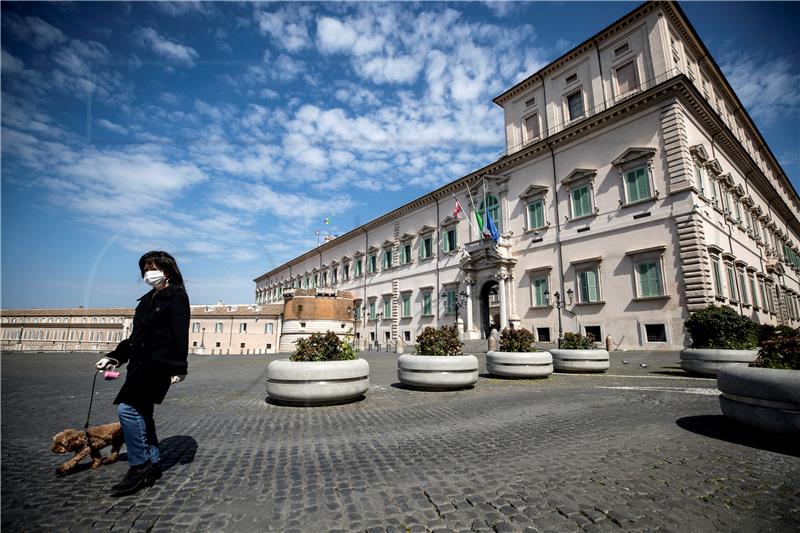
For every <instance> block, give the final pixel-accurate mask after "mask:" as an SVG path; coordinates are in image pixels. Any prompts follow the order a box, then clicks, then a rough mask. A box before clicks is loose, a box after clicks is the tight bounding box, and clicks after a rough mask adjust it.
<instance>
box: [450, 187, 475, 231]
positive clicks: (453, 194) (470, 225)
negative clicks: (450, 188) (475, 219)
mask: <svg viewBox="0 0 800 533" xmlns="http://www.w3.org/2000/svg"><path fill="white" fill-rule="evenodd" d="M450 194H451V195H452V196H453V199H454V200H455V201H456V204H458V205H459V206H460V205H461V202H459V201H458V198H456V195H455V193H452V192H451V193H450ZM461 211H462V212H463V211H464V210H463V209H462V210H461ZM464 218H466V219H467V224H469V227H470V228H471V227H472V221H471V220H470V219H469V215H468V214H466V213H465V214H464Z"/></svg>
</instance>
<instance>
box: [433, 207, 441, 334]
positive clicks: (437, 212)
mask: <svg viewBox="0 0 800 533" xmlns="http://www.w3.org/2000/svg"><path fill="white" fill-rule="evenodd" d="M440 238H441V232H440V231H439V199H438V198H437V199H436V324H435V327H437V328H438V327H439V312H440V310H439V291H440V290H441V287H440V286H439V255H440V254H441V252H442V246H441V242H439V239H440Z"/></svg>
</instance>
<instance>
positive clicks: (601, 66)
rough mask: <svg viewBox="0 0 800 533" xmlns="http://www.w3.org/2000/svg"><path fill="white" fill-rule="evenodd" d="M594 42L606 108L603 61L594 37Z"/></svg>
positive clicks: (604, 107)
mask: <svg viewBox="0 0 800 533" xmlns="http://www.w3.org/2000/svg"><path fill="white" fill-rule="evenodd" d="M592 44H593V45H594V51H595V52H597V68H599V69H600V91H601V93H602V95H603V110H605V109H606V101H607V100H606V84H605V82H604V81H603V62H602V61H600V48H598V47H597V41H595V40H594V38H593V39H592Z"/></svg>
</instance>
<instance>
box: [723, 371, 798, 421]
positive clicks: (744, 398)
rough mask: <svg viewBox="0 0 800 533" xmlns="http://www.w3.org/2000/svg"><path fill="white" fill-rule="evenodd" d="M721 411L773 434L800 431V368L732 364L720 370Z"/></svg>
mask: <svg viewBox="0 0 800 533" xmlns="http://www.w3.org/2000/svg"><path fill="white" fill-rule="evenodd" d="M717 388H718V389H719V390H720V392H722V394H721V395H720V397H719V403H720V407H721V408H722V413H723V414H724V415H725V416H727V417H729V418H731V419H733V420H736V421H738V422H741V423H743V424H747V425H748V426H751V427H755V428H758V429H762V430H765V431H770V432H774V433H796V434H800V370H780V369H774V368H750V367H747V366H739V365H733V366H731V365H729V366H726V367H724V368H721V369H720V370H719V372H718V373H717Z"/></svg>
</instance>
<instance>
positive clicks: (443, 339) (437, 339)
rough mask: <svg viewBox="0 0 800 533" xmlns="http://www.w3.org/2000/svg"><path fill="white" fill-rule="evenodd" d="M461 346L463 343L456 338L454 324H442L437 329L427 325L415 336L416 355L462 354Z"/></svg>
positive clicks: (456, 333)
mask: <svg viewBox="0 0 800 533" xmlns="http://www.w3.org/2000/svg"><path fill="white" fill-rule="evenodd" d="M463 347H464V343H462V342H461V341H460V340H458V330H457V329H456V328H455V326H442V327H440V328H439V329H435V328H432V327H430V326H428V327H426V328H425V329H424V330H422V333H421V334H420V335H419V336H418V337H417V351H416V355H439V356H450V355H462V354H463V353H464V351H463Z"/></svg>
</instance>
